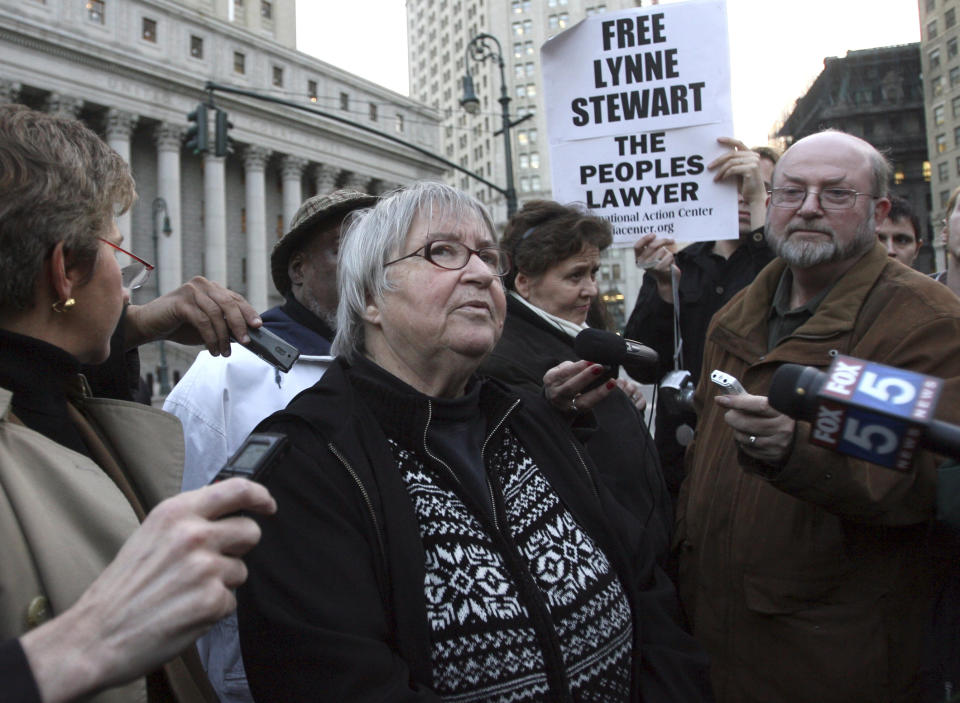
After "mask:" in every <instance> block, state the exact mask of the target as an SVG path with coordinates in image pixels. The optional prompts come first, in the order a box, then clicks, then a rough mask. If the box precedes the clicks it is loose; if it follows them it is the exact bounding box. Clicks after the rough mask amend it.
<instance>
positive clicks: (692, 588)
mask: <svg viewBox="0 0 960 703" xmlns="http://www.w3.org/2000/svg"><path fill="white" fill-rule="evenodd" d="M889 173H890V167H889V164H888V163H887V162H886V160H885V159H884V157H883V156H881V155H880V154H879V153H878V152H877V151H876V149H874V148H873V147H872V146H871V145H870V144H868V143H867V142H865V141H863V140H861V139H858V138H856V137H853V136H850V135H847V134H843V133H841V132H835V131H827V132H822V133H819V134H815V135H812V136H810V137H807V138H805V139H802V140H801V141H799V142H797V143H796V144H795V145H793V146H792V147H791V148H790V149H789V150H788V151H787V152H786V154H784V156H783V158H781V159H780V161H779V163H778V164H777V167H776V170H775V172H774V177H773V187H772V189H771V190H770V194H769V195H770V197H769V201H768V210H767V217H766V237H767V241H768V242H769V244H770V246H771V248H772V249H773V251H774V252H775V253H776V254H777V256H778V257H779V258H777V259H775V260H774V261H773V262H772V263H771V264H770V265H768V266H767V267H766V268H765V269H764V270H763V271H761V272H760V274H759V275H758V276H757V278H756V280H755V281H754V282H753V283H752V284H751V285H750V286H748V287H747V288H745V289H744V290H743V291H741V292H740V293H739V294H738V295H737V296H736V297H735V298H733V299H732V300H731V301H730V302H729V303H728V304H727V305H726V306H725V307H724V308H723V309H721V310H720V311H719V312H718V313H717V315H716V316H715V317H714V318H713V321H712V322H711V324H710V328H709V330H708V332H707V341H706V349H705V352H704V365H703V368H704V369H706V370H712V369H720V370H722V371H726V372H727V373H730V374H733V375H734V376H736V377H738V378H739V379H740V381H741V382H742V384H743V386H744V387H745V388H746V390H747V394H744V395H740V396H736V397H733V396H726V395H720V394H718V391H719V390H720V389H718V388H717V387H716V386H713V385H711V384H710V383H709V381H706V382H705V380H704V379H703V377H701V382H700V385H699V387H698V388H697V392H696V399H695V404H696V408H697V412H698V415H699V423H698V426H697V431H696V436H695V439H694V443H693V445H692V446H691V447H690V449H689V450H688V452H687V476H686V479H685V482H684V484H683V487H682V489H681V496H680V501H679V504H678V507H677V512H678V535H677V539H678V544H679V548H680V556H679V558H680V594H681V599H682V601H683V604H684V606H685V608H686V612H687V615H688V617H689V619H690V623H691V625H692V627H693V630H694V634H695V636H696V637H697V638H698V639H699V640H700V642H701V644H703V645H704V646H705V647H706V649H707V650H708V652H709V653H710V655H711V657H712V676H713V683H714V689H715V692H716V694H717V698H718V700H720V701H781V702H783V701H787V702H789V701H797V702H801V701H803V702H807V701H819V702H821V703H822V702H824V701H837V702H838V703H840V702H841V701H842V702H843V703H852V702H856V701H863V702H864V703H866V702H867V701H870V702H876V701H912V700H918V699H919V698H918V696H919V685H920V683H919V676H918V669H919V665H920V655H921V639H922V634H923V629H924V625H925V623H926V617H927V613H928V611H929V609H930V606H931V604H932V601H933V594H934V590H935V584H936V581H937V579H938V570H939V569H940V568H941V567H940V566H939V564H938V561H937V560H936V559H935V558H934V552H935V546H936V545H934V544H933V543H932V538H931V537H930V532H929V531H928V525H927V524H928V522H929V521H930V519H931V518H932V517H933V515H934V508H935V506H934V495H935V476H936V471H935V467H936V464H937V463H938V462H937V459H936V457H935V456H934V455H933V454H931V453H929V452H920V453H919V454H918V455H917V458H916V460H915V461H914V464H913V466H912V467H911V468H910V470H909V471H893V470H889V469H886V468H881V467H879V466H876V465H873V464H869V463H867V462H865V461H862V460H858V459H854V458H851V457H847V456H842V455H840V454H835V453H832V452H830V451H828V450H826V449H823V448H819V447H815V446H813V445H811V444H810V443H809V442H808V436H809V434H810V426H809V424H808V423H805V422H802V421H795V420H793V419H791V418H789V417H787V416H785V415H782V414H780V413H778V412H777V411H775V410H773V409H772V408H771V407H770V405H769V403H768V401H767V397H766V395H767V393H768V388H769V386H770V381H771V377H772V376H773V373H774V371H776V369H777V368H778V367H779V366H780V365H781V364H783V363H798V364H803V365H810V366H816V367H820V368H826V367H827V366H829V364H830V363H831V361H832V360H833V358H834V357H835V356H836V355H837V354H845V355H850V356H855V357H859V358H863V359H870V360H872V361H877V362H880V363H883V364H888V365H890V366H897V367H901V368H906V369H910V370H912V371H916V372H920V373H924V374H930V375H933V376H939V377H945V378H948V379H949V378H956V377H957V376H958V375H960V302H958V301H957V299H956V298H955V297H954V296H952V295H951V294H950V293H949V291H947V290H944V287H943V286H937V285H936V283H935V282H933V281H931V280H930V279H928V278H927V277H926V276H923V275H922V274H920V273H918V272H916V271H913V270H911V269H908V268H906V267H904V266H900V265H899V264H897V263H894V262H893V261H892V260H891V259H890V257H888V256H887V252H886V249H885V247H884V246H883V245H882V244H880V243H879V242H878V241H877V237H876V234H875V228H876V225H877V223H879V222H881V221H882V220H883V219H884V217H886V215H887V211H888V210H889V208H890V202H889V200H888V199H887V198H886V197H885V196H884V194H885V193H886V192H887V180H888V177H889ZM944 395H945V397H944V398H942V399H941V401H940V403H939V408H940V409H941V412H940V413H938V419H943V420H947V421H949V422H957V421H958V420H960V403H958V402H957V401H958V398H957V391H956V387H955V386H953V387H951V384H949V383H948V384H947V386H946V390H945V392H944Z"/></svg>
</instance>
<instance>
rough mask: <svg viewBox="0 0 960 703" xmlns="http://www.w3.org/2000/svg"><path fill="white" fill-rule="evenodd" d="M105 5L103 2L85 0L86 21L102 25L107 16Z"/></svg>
mask: <svg viewBox="0 0 960 703" xmlns="http://www.w3.org/2000/svg"><path fill="white" fill-rule="evenodd" d="M105 5H106V2H105V0H87V19H88V20H90V21H91V22H96V23H97V24H103V23H104V21H105V20H106V15H107V8H106V7H105Z"/></svg>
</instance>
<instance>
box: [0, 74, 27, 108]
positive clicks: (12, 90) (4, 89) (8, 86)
mask: <svg viewBox="0 0 960 703" xmlns="http://www.w3.org/2000/svg"><path fill="white" fill-rule="evenodd" d="M22 87H23V86H22V85H20V83H18V82H17V81H11V80H7V79H5V78H4V79H0V105H5V104H7V103H15V102H17V101H18V100H19V99H20V89H21V88H22Z"/></svg>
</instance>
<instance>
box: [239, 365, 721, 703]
mask: <svg viewBox="0 0 960 703" xmlns="http://www.w3.org/2000/svg"><path fill="white" fill-rule="evenodd" d="M370 366H371V365H370V364H369V363H368V362H359V363H358V364H357V365H356V366H355V367H350V366H348V365H346V364H345V363H344V362H342V361H337V362H336V363H335V364H334V365H333V366H331V368H330V370H329V371H327V373H326V375H325V376H324V378H323V379H322V380H321V381H320V383H318V384H317V385H316V386H314V388H312V389H310V390H308V391H305V392H304V393H303V394H301V395H300V396H298V398H296V399H295V400H294V401H293V402H292V403H291V405H290V406H289V407H288V409H287V410H286V411H285V412H283V413H278V414H277V415H275V416H273V417H272V418H269V419H268V420H267V421H265V422H264V423H263V424H262V425H261V426H260V428H259V429H260V430H269V431H280V432H284V433H286V434H287V435H288V436H289V437H290V439H291V445H292V448H291V451H290V454H289V455H288V458H287V460H286V461H285V462H284V463H283V465H281V466H278V467H276V468H275V469H274V470H273V472H272V473H271V474H270V476H269V477H268V479H267V481H266V484H267V486H268V488H270V490H271V492H272V493H273V495H274V497H275V498H276V499H277V502H278V512H277V514H276V515H275V516H272V517H271V519H269V520H261V521H260V524H261V527H262V529H263V538H262V540H261V543H260V545H259V546H258V547H257V549H255V550H254V551H253V552H252V553H251V555H250V556H249V557H248V559H247V562H248V566H249V568H250V576H249V579H248V582H247V584H246V585H245V586H244V587H242V588H241V589H240V591H239V592H238V596H239V601H240V608H239V616H240V635H241V643H242V647H243V654H244V662H245V665H246V669H247V674H248V678H249V680H250V683H251V688H252V690H253V692H254V696H255V699H256V700H258V701H284V703H291V702H296V701H318V700H321V701H322V700H329V701H343V700H350V701H375V700H376V701H383V700H390V701H439V700H452V701H474V700H484V701H488V700H489V701H536V700H539V701H575V700H584V701H586V700H595V701H626V700H631V701H638V700H641V696H642V697H643V700H644V701H650V702H657V703H660V702H662V703H667V701H671V702H672V701H702V700H709V693H708V683H707V675H706V662H705V658H704V657H703V655H702V653H701V652H700V650H699V648H697V647H696V645H695V643H694V642H693V640H692V638H690V637H689V635H687V634H686V633H685V632H683V631H682V630H681V629H680V628H679V627H678V626H677V624H676V622H675V619H674V618H675V616H676V612H675V610H674V607H675V595H674V594H673V593H672V588H671V587H669V585H667V586H666V587H664V584H663V581H662V580H661V578H660V575H658V572H657V570H656V568H655V565H654V560H653V558H652V556H651V554H650V553H649V552H648V551H645V549H644V545H643V538H642V534H640V533H639V531H638V528H637V526H636V524H635V523H634V522H631V521H630V519H629V516H625V513H624V512H623V511H622V510H621V509H620V508H619V507H618V504H617V502H616V501H615V500H614V499H613V498H612V496H610V495H609V494H608V493H607V492H606V489H605V488H604V487H603V486H602V485H600V484H599V483H598V482H597V481H598V479H597V478H596V475H597V474H596V471H595V469H594V468H593V467H592V466H590V465H589V461H588V460H587V461H586V462H585V461H584V459H583V458H581V457H580V455H579V452H578V450H577V449H576V447H579V446H580V445H578V444H576V442H575V440H574V439H573V435H572V434H571V433H570V431H569V429H568V428H567V427H566V426H565V424H564V423H563V422H562V421H561V420H560V419H559V418H557V417H556V415H555V414H554V413H553V412H552V410H550V409H549V407H548V406H546V404H545V403H544V402H543V401H542V399H541V398H538V397H534V396H529V397H526V396H524V397H523V400H522V401H520V402H518V399H517V396H516V395H514V394H512V393H511V392H509V391H507V390H506V389H505V388H504V387H503V386H501V385H500V384H499V383H497V382H491V381H484V382H483V386H482V388H481V393H480V413H481V414H482V416H483V418H484V421H485V423H486V426H487V432H486V434H487V435H488V436H489V441H488V442H487V444H486V447H485V449H484V451H483V453H484V458H485V462H484V463H485V466H486V469H487V477H488V478H489V485H488V488H489V489H490V491H491V495H492V496H493V502H494V504H495V505H496V508H495V510H491V511H490V513H492V514H490V515H488V514H487V512H486V511H483V510H479V509H477V504H476V500H475V498H476V496H471V495H470V494H469V493H468V492H467V491H465V489H464V488H463V487H462V486H461V485H459V483H458V481H457V479H456V477H455V476H454V475H453V472H451V471H450V470H449V467H448V466H445V464H444V462H441V461H438V460H437V459H436V458H431V457H430V456H429V454H428V452H426V451H424V441H425V434H424V433H425V428H426V425H427V424H428V423H429V418H430V412H431V407H430V399H429V398H427V397H426V396H423V395H421V394H419V393H417V392H416V391H414V390H413V389H411V388H409V387H408V386H405V385H404V384H402V383H400V382H399V381H398V380H397V379H394V378H393V377H392V376H389V375H387V374H386V373H385V372H383V371H382V370H381V369H378V368H377V367H373V369H370V368H369V367H370ZM378 374H382V376H381V377H379V378H378V377H377V375H378ZM580 451H582V448H581V450H580Z"/></svg>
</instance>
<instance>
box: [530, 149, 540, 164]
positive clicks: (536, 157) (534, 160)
mask: <svg viewBox="0 0 960 703" xmlns="http://www.w3.org/2000/svg"><path fill="white" fill-rule="evenodd" d="M530 168H540V154H538V153H537V152H533V153H532V154H530Z"/></svg>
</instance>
